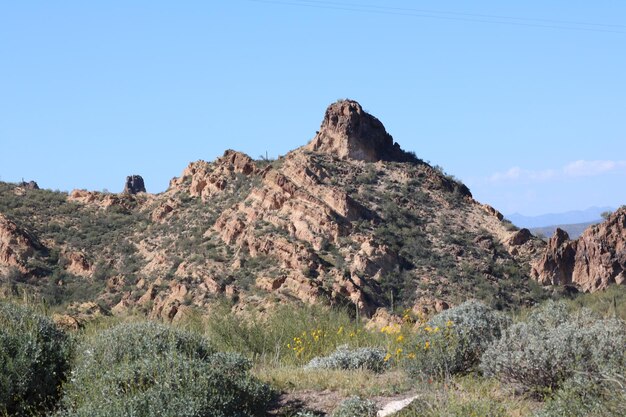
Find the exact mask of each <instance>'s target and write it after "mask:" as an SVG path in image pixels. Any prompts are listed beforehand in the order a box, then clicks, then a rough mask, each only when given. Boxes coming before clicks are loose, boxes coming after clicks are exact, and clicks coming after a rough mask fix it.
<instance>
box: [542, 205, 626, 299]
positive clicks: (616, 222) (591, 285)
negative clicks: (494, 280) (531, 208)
mask: <svg viewBox="0 0 626 417" xmlns="http://www.w3.org/2000/svg"><path fill="white" fill-rule="evenodd" d="M531 276H532V278H534V279H535V280H537V281H538V282H539V283H541V284H544V285H575V286H576V287H577V288H578V289H580V290H581V291H589V292H593V291H596V290H601V289H604V288H606V287H607V286H609V285H611V284H624V283H626V207H622V208H621V209H619V210H618V211H616V212H615V213H613V214H612V215H611V216H610V217H609V218H608V220H607V221H605V222H604V223H601V224H599V225H595V226H591V227H589V228H588V229H587V230H585V232H583V234H582V235H581V236H580V237H579V238H578V239H576V240H570V239H569V236H568V234H567V232H565V231H563V230H561V229H557V230H556V232H555V234H554V236H552V238H551V239H550V241H549V243H548V246H547V248H546V250H545V252H544V254H543V256H542V257H541V259H539V260H538V261H536V262H534V263H533V265H532V270H531Z"/></svg>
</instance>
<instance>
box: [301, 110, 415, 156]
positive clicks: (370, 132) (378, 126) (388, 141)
mask: <svg viewBox="0 0 626 417" xmlns="http://www.w3.org/2000/svg"><path fill="white" fill-rule="evenodd" d="M305 150H308V151H313V152H318V153H327V154H332V155H335V156H337V157H339V158H341V159H354V160H361V161H367V162H376V161H397V162H407V161H415V160H416V158H415V157H414V156H413V155H411V154H409V153H407V152H404V151H403V150H402V149H400V145H398V144H397V143H395V142H394V141H393V138H392V137H391V135H390V134H389V133H387V131H386V130H385V126H383V124H382V123H381V122H380V120H378V119H377V118H376V117H374V116H372V115H371V114H369V113H367V112H366V111H364V110H363V108H362V107H361V105H360V104H359V103H357V102H356V101H353V100H339V101H337V102H335V103H333V104H331V105H330V106H328V108H327V109H326V114H325V116H324V120H323V121H322V125H321V127H320V130H319V132H318V133H317V134H316V135H315V137H314V138H313V140H312V141H311V142H309V144H307V145H306V146H305Z"/></svg>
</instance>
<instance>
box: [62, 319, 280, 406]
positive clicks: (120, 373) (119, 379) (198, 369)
mask: <svg viewBox="0 0 626 417" xmlns="http://www.w3.org/2000/svg"><path fill="white" fill-rule="evenodd" d="M250 366H251V363H250V362H249V361H248V360H247V359H245V358H243V357H241V356H239V355H236V354H233V353H216V352H215V351H214V349H212V348H211V346H210V344H209V342H208V341H207V340H206V339H204V338H202V337H201V336H199V335H197V334H193V333H190V332H186V331H182V330H177V329H173V328H170V327H167V326H164V325H159V324H155V323H134V324H122V325H118V326H116V327H113V328H111V329H108V330H106V331H103V332H100V333H98V334H96V335H93V336H91V337H87V338H86V339H85V340H84V341H83V342H82V343H80V344H79V346H78V347H77V354H76V360H75V366H74V369H73V370H72V374H71V381H70V382H69V383H68V384H67V385H66V394H65V398H64V401H63V404H64V406H65V407H64V408H65V410H64V411H62V412H60V413H59V415H61V416H85V417H86V416H93V417H99V416H146V417H147V416H163V417H165V416H172V415H176V416H206V417H227V416H232V417H236V416H242V417H243V416H261V415H264V413H265V410H266V409H267V406H268V404H269V402H270V400H271V398H272V393H271V390H270V389H269V387H267V386H266V385H265V384H262V383H261V382H259V381H257V380H256V379H255V378H253V377H252V376H251V375H250V374H249V370H250Z"/></svg>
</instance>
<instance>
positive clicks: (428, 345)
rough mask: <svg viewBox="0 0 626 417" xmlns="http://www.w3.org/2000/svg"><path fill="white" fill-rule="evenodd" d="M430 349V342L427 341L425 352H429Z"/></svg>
mask: <svg viewBox="0 0 626 417" xmlns="http://www.w3.org/2000/svg"><path fill="white" fill-rule="evenodd" d="M428 349H430V341H428V340H427V341H426V343H424V350H428Z"/></svg>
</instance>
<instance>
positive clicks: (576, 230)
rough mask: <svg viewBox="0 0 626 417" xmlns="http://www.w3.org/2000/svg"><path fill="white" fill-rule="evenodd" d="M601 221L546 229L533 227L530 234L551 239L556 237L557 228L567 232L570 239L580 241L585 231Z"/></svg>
mask: <svg viewBox="0 0 626 417" xmlns="http://www.w3.org/2000/svg"><path fill="white" fill-rule="evenodd" d="M600 222H601V220H596V221H593V222H585V223H576V224H556V225H552V226H544V227H532V228H531V229H530V232H531V233H532V234H533V235H535V236H537V237H540V238H550V237H552V236H553V235H554V232H555V231H556V229H557V227H558V228H559V229H562V230H565V231H566V232H567V234H568V235H569V238H570V239H578V237H579V236H580V235H582V234H583V232H584V231H585V229H587V228H588V227H589V226H592V225H594V224H598V223H600Z"/></svg>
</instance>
